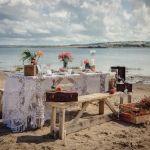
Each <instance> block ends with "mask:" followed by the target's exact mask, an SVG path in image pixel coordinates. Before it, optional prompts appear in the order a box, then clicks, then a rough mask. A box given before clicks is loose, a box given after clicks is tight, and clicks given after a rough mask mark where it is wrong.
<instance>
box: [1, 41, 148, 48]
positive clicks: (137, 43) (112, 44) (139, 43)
mask: <svg viewBox="0 0 150 150" xmlns="http://www.w3.org/2000/svg"><path fill="white" fill-rule="evenodd" d="M130 47H134V48H135V47H137V48H149V47H150V41H123V42H104V43H90V44H72V45H0V48H130Z"/></svg>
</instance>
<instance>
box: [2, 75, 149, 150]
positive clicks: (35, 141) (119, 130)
mask: <svg viewBox="0 0 150 150" xmlns="http://www.w3.org/2000/svg"><path fill="white" fill-rule="evenodd" d="M141 78H142V79H143V81H144V80H145V77H141ZM5 79H6V75H5V74H4V73H0V89H1V88H4V84H5ZM146 79H147V80H149V81H150V77H146ZM143 81H141V82H138V83H136V84H133V93H132V99H135V98H137V97H139V96H140V97H143V96H144V95H147V96H150V84H143ZM109 101H110V102H111V104H112V105H113V106H114V108H115V109H116V110H117V111H118V105H119V97H115V98H111V99H109ZM126 102H127V98H125V101H124V103H126ZM96 108H98V105H97V103H92V104H90V106H89V107H88V109H87V111H86V113H85V114H84V116H85V115H87V114H88V113H90V114H94V113H96V111H98V109H96ZM79 109H80V107H76V108H73V110H72V111H68V112H67V113H66V114H67V115H66V121H67V122H68V121H71V120H72V118H73V117H74V116H75V115H76V114H77V112H78V111H79ZM105 112H110V110H109V108H108V107H107V106H105ZM49 132H50V120H48V121H46V122H45V125H44V126H43V127H42V128H41V129H36V130H33V129H27V130H26V131H25V132H23V133H13V132H12V131H11V130H10V129H9V128H7V127H6V125H4V124H2V120H0V150H14V149H18V150H21V149H23V150H59V149H60V150H61V149H63V150H84V149H86V150H112V149H114V150H121V149H124V150H133V149H134V150H135V149H139V150H149V149H150V125H143V124H140V125H133V124H130V123H126V122H123V121H119V120H113V121H110V122H106V123H103V124H100V125H96V126H93V127H90V128H87V129H84V130H81V131H78V132H75V133H71V134H68V135H67V136H66V140H65V141H64V140H60V139H59V138H56V139H52V138H50V137H49Z"/></svg>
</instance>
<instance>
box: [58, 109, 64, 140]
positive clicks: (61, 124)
mask: <svg viewBox="0 0 150 150" xmlns="http://www.w3.org/2000/svg"><path fill="white" fill-rule="evenodd" d="M64 123H65V108H60V112H59V138H61V139H62V140H63V139H64V138H65V130H64Z"/></svg>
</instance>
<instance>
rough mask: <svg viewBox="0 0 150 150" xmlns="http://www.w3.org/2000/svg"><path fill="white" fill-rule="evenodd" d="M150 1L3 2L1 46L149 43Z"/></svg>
mask: <svg viewBox="0 0 150 150" xmlns="http://www.w3.org/2000/svg"><path fill="white" fill-rule="evenodd" d="M149 23H150V1H149V0H142V1H141V0H90V1H89V0H85V1H81V0H55V1H53V0H44V1H41V0H32V1H31V0H26V1H22V0H0V44H8V43H9V44H24V45H25V44H41V45H43V44H45V45H55V44H56V45H58V44H60V45H61V44H74V43H77V44H78V43H93V42H107V41H122V40H125V41H129V40H149V39H150V34H149V31H150V26H149Z"/></svg>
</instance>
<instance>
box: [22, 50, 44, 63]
mask: <svg viewBox="0 0 150 150" xmlns="http://www.w3.org/2000/svg"><path fill="white" fill-rule="evenodd" d="M22 56H23V57H22V59H21V60H23V64H24V61H25V60H27V61H28V62H29V63H32V64H33V65H36V64H37V62H38V60H39V58H40V57H41V56H44V53H43V51H42V50H38V51H37V53H34V52H31V51H30V50H28V49H27V50H24V51H23V53H22Z"/></svg>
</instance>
